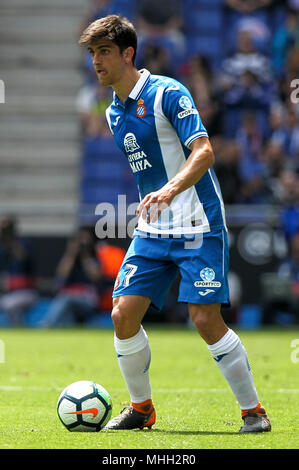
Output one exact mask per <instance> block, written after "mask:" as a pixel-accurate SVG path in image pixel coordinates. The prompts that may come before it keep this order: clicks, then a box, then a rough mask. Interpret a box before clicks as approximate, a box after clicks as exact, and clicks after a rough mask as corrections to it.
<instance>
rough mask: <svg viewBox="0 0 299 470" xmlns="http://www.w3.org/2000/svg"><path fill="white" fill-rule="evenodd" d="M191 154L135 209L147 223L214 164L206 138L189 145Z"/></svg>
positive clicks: (155, 218)
mask: <svg viewBox="0 0 299 470" xmlns="http://www.w3.org/2000/svg"><path fill="white" fill-rule="evenodd" d="M190 149H191V153H190V155H189V157H188V159H187V160H186V162H185V163H184V165H183V166H182V168H181V169H180V171H179V172H178V173H177V174H176V175H175V176H174V177H173V178H172V179H171V180H169V181H168V182H167V183H166V184H165V185H164V186H163V187H162V188H161V189H159V190H158V191H154V192H152V193H149V194H147V195H146V196H145V197H144V198H143V199H142V201H141V202H140V204H139V205H138V208H137V212H136V214H137V216H139V215H140V214H142V216H143V217H144V218H147V222H155V221H156V220H157V218H158V217H159V215H160V214H161V212H162V211H163V210H164V209H166V208H167V207H168V206H169V205H170V203H171V202H172V200H173V199H174V197H175V196H177V195H178V194H180V193H181V192H182V191H185V190H186V189H188V188H190V187H191V186H193V185H194V184H196V183H197V182H198V181H199V180H200V179H201V178H202V176H203V175H204V174H205V173H206V171H207V170H208V169H209V168H210V167H211V166H212V165H213V164H214V161H215V157H214V152H213V149H212V146H211V143H210V140H209V138H208V137H199V138H197V139H195V140H193V142H191V144H190Z"/></svg>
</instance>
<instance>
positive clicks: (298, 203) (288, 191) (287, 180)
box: [279, 169, 299, 242]
mask: <svg viewBox="0 0 299 470" xmlns="http://www.w3.org/2000/svg"><path fill="white" fill-rule="evenodd" d="M279 181H280V194H281V202H282V203H283V206H282V208H281V212H280V226H281V229H282V231H283V233H284V235H285V237H286V240H287V242H289V241H290V240H291V238H292V236H293V235H294V234H295V233H296V232H299V178H298V174H296V173H295V172H293V171H292V170H289V169H285V170H283V171H282V172H281V174H280V180H279Z"/></svg>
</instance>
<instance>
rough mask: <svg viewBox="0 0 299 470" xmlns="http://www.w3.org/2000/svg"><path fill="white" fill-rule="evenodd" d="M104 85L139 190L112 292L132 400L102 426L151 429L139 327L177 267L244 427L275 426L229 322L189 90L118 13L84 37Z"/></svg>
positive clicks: (223, 268) (210, 174)
mask: <svg viewBox="0 0 299 470" xmlns="http://www.w3.org/2000/svg"><path fill="white" fill-rule="evenodd" d="M79 42H80V44H85V45H86V46H87V47H88V50H89V52H90V54H91V56H92V60H93V65H94V68H95V71H96V73H97V76H98V80H99V82H100V83H101V84H102V85H103V86H111V87H112V89H113V91H114V95H113V102H112V104H111V105H110V107H109V108H108V109H107V112H106V116H107V122H108V125H109V127H110V130H111V132H112V134H113V135H114V138H115V140H116V142H117V144H118V146H119V147H120V148H121V150H122V151H123V152H124V154H125V155H126V157H127V159H128V162H129V164H130V166H131V168H132V171H133V173H134V176H135V179H136V183H137V186H138V190H139V194H140V204H139V206H138V209H137V215H138V216H139V217H138V225H137V228H136V230H135V234H134V237H133V240H132V242H131V245H130V247H129V249H128V251H127V253H126V256H125V258H124V261H123V264H122V266H121V269H120V271H119V274H118V276H117V279H116V282H115V287H114V293H113V310H112V320H113V323H114V327H115V333H114V345H115V349H116V352H117V357H118V361H119V366H120V369H121V372H122V374H123V377H124V380H125V382H126V385H127V388H128V391H129V394H130V399H131V405H130V406H129V407H127V408H125V409H124V410H123V411H122V412H121V413H120V415H119V416H117V417H115V418H113V419H112V420H110V421H109V422H108V424H107V425H106V427H105V429H134V428H144V427H148V428H151V427H152V425H153V424H154V423H155V420H156V413H155V408H154V405H153V402H152V394H151V386H150V379H149V367H150V362H151V351H150V346H149V342H148V337H147V334H146V332H145V330H144V328H143V327H142V325H141V322H142V319H143V316H144V315H145V313H146V311H147V309H148V307H149V306H150V304H152V305H153V306H154V307H156V308H157V309H161V307H162V305H163V302H164V300H165V297H166V295H167V292H168V290H169V289H170V287H171V285H172V283H173V281H174V279H175V278H176V276H177V274H178V272H180V274H181V282H180V289H179V298H178V300H179V301H181V302H186V303H188V308H189V313H190V316H191V319H192V320H193V322H194V324H195V326H196V328H197V330H198V332H199V334H200V336H201V337H202V338H203V340H204V341H205V342H206V344H207V347H208V349H209V350H210V352H211V355H212V356H213V358H214V359H215V362H216V364H217V365H218V367H219V369H220V370H221V372H222V374H223V375H224V377H225V379H226V380H227V381H228V383H229V385H230V387H231V389H232V392H233V393H234V395H235V397H236V399H237V400H238V402H239V404H240V408H241V416H242V418H243V420H244V424H243V426H242V427H241V429H240V432H261V431H270V429H271V425H270V421H269V419H268V417H267V415H266V412H265V409H264V408H263V406H262V405H261V403H260V401H259V398H258V395H257V392H256V389H255V386H254V383H253V378H252V373H251V370H250V367H249V363H248V359H247V354H246V351H245V349H244V346H243V345H242V343H241V341H240V338H239V337H238V335H237V334H236V333H235V332H234V331H233V330H231V329H229V328H228V327H227V325H226V324H225V322H224V320H223V318H222V315H221V313H220V308H221V305H224V306H225V305H229V293H228V282H227V271H228V242H227V228H226V224H225V213H224V206H223V201H222V196H221V191H220V188H219V184H218V181H217V178H216V175H215V173H214V170H213V168H212V166H213V163H214V154H213V150H212V148H211V145H210V142H209V137H208V134H207V131H206V129H205V127H204V126H203V123H202V121H201V118H200V115H199V112H198V110H197V109H196V107H195V105H194V101H193V98H192V96H191V95H190V93H189V91H188V89H186V88H185V86H183V85H182V84H181V83H180V82H178V81H176V80H173V79H171V78H168V77H164V76H159V75H151V74H150V72H149V71H148V70H146V69H142V70H137V68H136V67H135V65H134V60H135V56H136V49H137V35H136V31H135V28H134V26H133V25H132V24H131V23H130V22H129V21H128V20H127V19H126V18H123V17H121V16H118V15H109V16H107V17H104V18H100V19H98V20H96V21H94V22H93V23H91V24H90V25H89V26H88V27H87V28H86V29H85V31H84V32H83V33H82V35H81V38H80V41H79Z"/></svg>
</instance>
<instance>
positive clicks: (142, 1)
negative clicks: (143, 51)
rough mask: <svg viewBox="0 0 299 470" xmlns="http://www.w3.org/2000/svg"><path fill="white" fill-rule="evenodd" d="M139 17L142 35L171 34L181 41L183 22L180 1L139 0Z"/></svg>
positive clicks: (138, 22)
mask: <svg viewBox="0 0 299 470" xmlns="http://www.w3.org/2000/svg"><path fill="white" fill-rule="evenodd" d="M137 15H138V18H137V24H138V28H139V29H140V31H141V33H144V34H149V35H151V36H156V35H158V36H159V35H163V36H164V35H169V34H170V35H173V37H174V38H175V39H176V38H178V41H179V42H180V41H181V35H180V33H179V30H180V28H181V26H182V20H181V16H180V15H181V9H180V2H179V1H178V0H162V1H161V0H139V1H138V6H137Z"/></svg>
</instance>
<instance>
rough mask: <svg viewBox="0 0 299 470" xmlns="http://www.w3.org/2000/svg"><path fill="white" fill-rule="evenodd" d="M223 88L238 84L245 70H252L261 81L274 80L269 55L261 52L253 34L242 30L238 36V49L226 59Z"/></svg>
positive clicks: (224, 62)
mask: <svg viewBox="0 0 299 470" xmlns="http://www.w3.org/2000/svg"><path fill="white" fill-rule="evenodd" d="M222 68H223V77H222V80H223V88H227V89H229V88H230V87H232V86H233V85H236V84H237V83H238V81H239V79H240V77H241V76H242V75H244V73H245V72H251V74H252V75H254V77H256V80H257V81H258V82H259V83H268V84H269V83H270V81H271V80H272V78H273V77H272V71H271V63H270V60H269V58H268V57H267V56H265V55H264V54H262V53H261V52H259V51H258V50H257V49H256V47H255V45H254V41H253V38H252V36H251V34H250V33H249V32H248V31H240V32H239V34H238V38H237V50H236V52H234V53H233V54H231V55H230V56H229V57H227V58H226V59H224V61H223V64H222Z"/></svg>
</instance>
